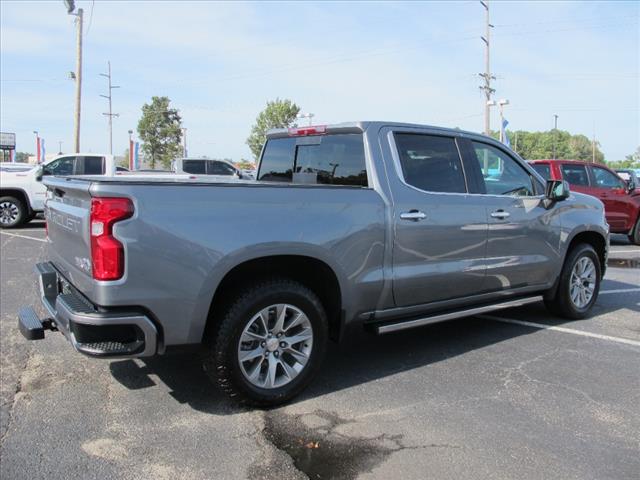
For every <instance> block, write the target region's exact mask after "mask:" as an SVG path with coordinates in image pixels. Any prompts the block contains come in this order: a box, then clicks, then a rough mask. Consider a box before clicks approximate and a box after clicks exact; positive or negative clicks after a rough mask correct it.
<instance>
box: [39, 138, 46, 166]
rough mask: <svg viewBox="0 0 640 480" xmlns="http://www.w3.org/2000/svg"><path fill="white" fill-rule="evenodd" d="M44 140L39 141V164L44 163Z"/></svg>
mask: <svg viewBox="0 0 640 480" xmlns="http://www.w3.org/2000/svg"><path fill="white" fill-rule="evenodd" d="M44 155H45V149H44V138H41V139H40V162H44V161H45V156H44Z"/></svg>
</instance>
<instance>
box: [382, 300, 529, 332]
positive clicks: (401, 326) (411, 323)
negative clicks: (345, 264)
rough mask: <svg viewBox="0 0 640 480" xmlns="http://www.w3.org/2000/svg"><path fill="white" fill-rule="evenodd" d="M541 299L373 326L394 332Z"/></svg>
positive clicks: (517, 301)
mask: <svg viewBox="0 0 640 480" xmlns="http://www.w3.org/2000/svg"><path fill="white" fill-rule="evenodd" d="M540 301H542V295H536V296H534V297H525V298H518V299H516V300H509V301H508V302H501V303H494V304H492V305H483V306H481V307H473V308H467V309H464V310H457V311H455V312H448V313H439V314H435V315H430V316H428V317H423V318H417V319H413V320H404V321H398V322H395V323H386V324H383V325H377V326H376V327H374V328H375V331H376V333H378V334H380V335H381V334H383V333H389V332H396V331H398V330H406V329H408V328H414V327H421V326H423V325H429V324H431V323H438V322H445V321H447V320H453V319H455V318H462V317H470V316H472V315H478V314H480V313H486V312H493V311H495V310H502V309H503V308H511V307H520V306H522V305H527V304H528V303H535V302H540Z"/></svg>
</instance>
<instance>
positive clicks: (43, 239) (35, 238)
mask: <svg viewBox="0 0 640 480" xmlns="http://www.w3.org/2000/svg"><path fill="white" fill-rule="evenodd" d="M0 233H1V234H2V235H9V236H10V237H18V238H26V239H27V240H35V241H36V242H43V243H47V239H46V238H37V237H29V236H28V235H20V234H19V233H9V232H0Z"/></svg>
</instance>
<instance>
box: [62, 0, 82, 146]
mask: <svg viewBox="0 0 640 480" xmlns="http://www.w3.org/2000/svg"><path fill="white" fill-rule="evenodd" d="M64 4H65V6H66V7H67V13H68V14H69V15H75V17H76V71H75V74H73V72H72V75H71V77H72V78H73V79H74V80H75V81H76V107H75V114H74V129H73V147H74V150H75V153H79V152H80V110H81V103H82V18H83V16H82V15H83V11H82V9H81V8H79V9H78V13H73V12H74V10H75V9H76V5H75V1H74V0H64Z"/></svg>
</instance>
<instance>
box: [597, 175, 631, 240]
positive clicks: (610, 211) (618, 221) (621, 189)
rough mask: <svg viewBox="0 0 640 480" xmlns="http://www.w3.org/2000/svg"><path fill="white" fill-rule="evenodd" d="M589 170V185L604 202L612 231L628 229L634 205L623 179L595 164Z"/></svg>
mask: <svg viewBox="0 0 640 480" xmlns="http://www.w3.org/2000/svg"><path fill="white" fill-rule="evenodd" d="M589 168H590V170H591V184H592V185H591V187H592V190H593V191H594V195H595V196H597V197H598V198H599V199H600V200H601V201H602V203H604V212H605V216H606V217H607V223H608V224H609V225H610V226H611V230H612V231H614V232H620V231H626V230H630V229H631V227H632V225H633V220H635V218H633V213H634V206H633V204H632V203H631V198H630V196H629V194H628V193H627V188H626V187H627V186H626V185H625V183H624V181H623V180H622V179H621V178H620V177H618V176H617V175H614V174H613V173H611V172H610V171H609V170H606V169H604V168H602V167H597V166H595V165H592V166H589Z"/></svg>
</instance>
